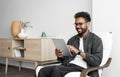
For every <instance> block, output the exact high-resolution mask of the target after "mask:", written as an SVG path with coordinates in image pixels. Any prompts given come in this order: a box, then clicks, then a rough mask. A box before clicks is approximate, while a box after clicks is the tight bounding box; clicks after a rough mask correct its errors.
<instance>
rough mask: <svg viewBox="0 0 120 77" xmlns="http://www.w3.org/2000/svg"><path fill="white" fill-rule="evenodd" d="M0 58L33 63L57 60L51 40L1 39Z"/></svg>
mask: <svg viewBox="0 0 120 77" xmlns="http://www.w3.org/2000/svg"><path fill="white" fill-rule="evenodd" d="M0 56H2V57H11V58H16V59H23V60H32V61H50V60H56V56H55V46H54V43H53V42H52V39H50V38H40V39H0Z"/></svg>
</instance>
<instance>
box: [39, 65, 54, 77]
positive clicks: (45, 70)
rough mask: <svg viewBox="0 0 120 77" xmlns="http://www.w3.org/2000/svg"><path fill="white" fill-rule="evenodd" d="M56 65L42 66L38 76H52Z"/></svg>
mask: <svg viewBox="0 0 120 77" xmlns="http://www.w3.org/2000/svg"><path fill="white" fill-rule="evenodd" d="M54 67H55V66H46V67H44V68H41V69H40V71H39V73H38V77H50V75H51V73H52V70H53V68H54Z"/></svg>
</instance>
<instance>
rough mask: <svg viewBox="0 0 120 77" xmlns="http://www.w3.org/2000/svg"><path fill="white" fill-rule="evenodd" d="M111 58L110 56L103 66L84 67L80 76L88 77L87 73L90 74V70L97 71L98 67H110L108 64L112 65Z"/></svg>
mask: <svg viewBox="0 0 120 77" xmlns="http://www.w3.org/2000/svg"><path fill="white" fill-rule="evenodd" d="M111 60H112V58H109V59H108V60H107V62H106V63H105V64H104V65H103V66H98V67H89V68H86V69H84V70H83V71H82V72H81V74H80V77H87V74H88V73H89V72H91V71H95V70H98V69H103V68H106V67H108V66H109V65H110V63H111Z"/></svg>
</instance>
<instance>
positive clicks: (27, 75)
mask: <svg viewBox="0 0 120 77" xmlns="http://www.w3.org/2000/svg"><path fill="white" fill-rule="evenodd" d="M0 77H35V73H34V70H32V69H25V68H22V69H21V71H19V70H18V67H14V66H9V67H8V73H7V74H5V65H3V64H0Z"/></svg>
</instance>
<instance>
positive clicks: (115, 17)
mask: <svg viewBox="0 0 120 77" xmlns="http://www.w3.org/2000/svg"><path fill="white" fill-rule="evenodd" d="M119 7H120V4H119V0H93V6H92V14H93V31H94V32H106V31H108V32H112V34H113V48H112V53H111V55H112V63H111V65H110V67H109V68H107V69H106V70H104V72H103V76H102V77H115V76H116V77H119V76H120V61H119V59H120V51H119V50H120V45H119V44H120V36H119V33H120V27H119V26H120V23H119V22H120V9H119Z"/></svg>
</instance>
